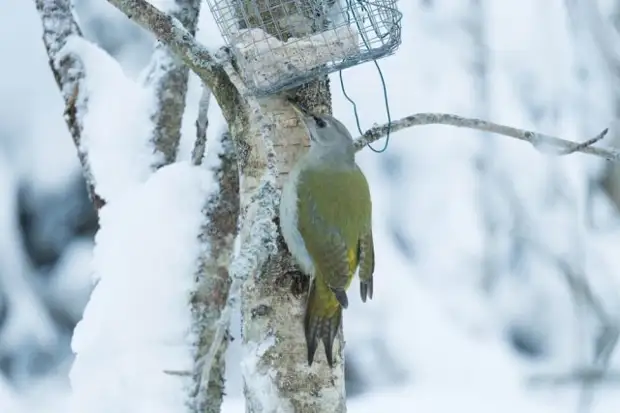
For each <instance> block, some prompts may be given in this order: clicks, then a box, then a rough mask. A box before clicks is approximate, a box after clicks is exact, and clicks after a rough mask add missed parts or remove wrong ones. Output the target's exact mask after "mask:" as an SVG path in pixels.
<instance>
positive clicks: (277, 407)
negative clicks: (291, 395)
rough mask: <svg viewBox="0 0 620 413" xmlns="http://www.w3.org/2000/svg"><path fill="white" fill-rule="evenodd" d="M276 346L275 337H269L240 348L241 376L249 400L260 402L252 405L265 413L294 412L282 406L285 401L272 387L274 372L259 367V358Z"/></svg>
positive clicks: (290, 408)
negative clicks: (241, 353)
mask: <svg viewBox="0 0 620 413" xmlns="http://www.w3.org/2000/svg"><path fill="white" fill-rule="evenodd" d="M275 344H276V338H275V336H273V335H272V336H270V337H268V338H267V339H265V340H263V341H262V342H260V343H246V344H244V345H243V346H242V348H243V350H242V351H243V356H242V358H241V374H242V376H243V381H244V383H245V386H246V389H247V392H248V394H247V397H248V398H249V399H250V400H260V402H254V403H252V405H254V406H261V407H262V408H263V411H266V412H276V411H278V412H288V411H291V412H292V411H294V409H293V407H292V406H288V407H286V406H284V405H283V404H286V403H287V400H286V399H282V398H281V397H280V395H279V393H278V389H277V388H276V387H275V386H274V385H273V383H274V382H275V380H274V377H275V375H276V372H275V371H274V370H267V371H265V370H264V369H262V368H260V367H259V362H260V359H261V357H263V356H264V355H265V353H266V352H267V350H269V348H271V347H272V346H274V345H275ZM288 403H289V404H290V402H288Z"/></svg>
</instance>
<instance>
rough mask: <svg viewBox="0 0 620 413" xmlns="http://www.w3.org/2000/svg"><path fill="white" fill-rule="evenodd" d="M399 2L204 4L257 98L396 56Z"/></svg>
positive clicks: (217, 0) (237, 0)
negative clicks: (312, 79) (326, 75)
mask: <svg viewBox="0 0 620 413" xmlns="http://www.w3.org/2000/svg"><path fill="white" fill-rule="evenodd" d="M396 1H397V0H374V1H372V2H371V1H367V0H207V3H208V5H209V8H210V9H211V13H213V17H214V18H215V21H216V23H217V25H218V27H219V29H220V32H221V33H222V36H223V37H224V40H225V42H226V43H227V45H228V46H229V47H230V48H231V50H232V52H233V55H234V57H235V59H236V61H237V66H238V68H239V72H240V74H241V76H242V78H243V80H244V82H245V84H246V85H247V87H248V88H249V89H250V90H251V91H252V92H254V93H255V94H256V95H259V96H261V95H263V96H264V95H268V94H272V93H275V92H278V91H282V90H285V89H290V88H292V87H295V86H299V85H300V84H302V83H305V82H307V81H308V80H310V79H311V78H313V77H316V76H319V75H322V74H327V73H332V72H335V71H338V70H342V69H345V68H347V67H351V66H355V65H358V64H360V63H363V62H366V61H369V60H373V59H379V58H381V57H385V56H387V55H389V54H392V53H394V51H396V49H397V48H398V46H399V45H400V38H401V36H400V32H401V26H400V22H401V18H402V14H401V13H400V12H399V11H398V9H397V8H396Z"/></svg>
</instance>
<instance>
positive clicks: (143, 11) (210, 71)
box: [108, 0, 221, 90]
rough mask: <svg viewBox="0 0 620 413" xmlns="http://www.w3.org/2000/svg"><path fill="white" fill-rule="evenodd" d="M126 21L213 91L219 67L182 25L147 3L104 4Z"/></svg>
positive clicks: (115, 1) (143, 0) (134, 0)
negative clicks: (149, 35)
mask: <svg viewBox="0 0 620 413" xmlns="http://www.w3.org/2000/svg"><path fill="white" fill-rule="evenodd" d="M108 2H109V3H110V4H112V5H114V6H115V7H116V8H118V9H119V10H120V11H122V12H123V13H124V14H125V15H126V16H127V17H129V18H130V19H131V20H133V21H134V22H136V23H138V24H139V25H140V26H141V27H142V28H144V29H146V30H148V31H150V32H151V33H153V34H154V35H155V37H156V38H157V39H158V40H159V41H161V42H162V43H163V44H165V45H166V46H167V47H168V48H169V49H170V50H171V51H172V52H173V53H174V54H175V55H176V56H177V57H179V58H180V59H181V60H183V62H184V63H185V64H186V65H187V66H188V67H189V68H190V69H191V70H193V71H194V72H195V73H196V74H197V75H198V76H199V77H200V78H201V79H202V80H203V81H204V82H205V83H207V85H209V87H210V88H211V90H215V89H216V88H217V84H218V82H219V80H218V77H219V76H220V73H219V72H221V71H220V65H219V64H218V63H217V62H216V61H215V59H214V57H213V54H212V53H211V51H209V50H208V49H207V48H206V47H204V46H203V45H201V44H200V43H198V42H197V41H196V39H195V38H194V36H193V35H192V33H190V31H189V30H187V29H185V28H184V27H183V24H182V23H181V22H180V21H179V20H178V19H176V18H174V17H172V16H170V15H169V14H166V13H163V12H161V11H160V10H158V9H157V8H156V7H155V6H153V5H151V4H150V3H149V2H148V1H147V0H108Z"/></svg>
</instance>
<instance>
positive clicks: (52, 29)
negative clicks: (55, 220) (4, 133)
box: [35, 0, 105, 210]
mask: <svg viewBox="0 0 620 413" xmlns="http://www.w3.org/2000/svg"><path fill="white" fill-rule="evenodd" d="M35 5H36V7H37V11H38V12H39V16H40V18H41V22H42V24H43V44H44V45H45V50H46V51H47V55H48V58H49V65H50V68H51V70H52V73H53V74H54V79H55V80H56V84H57V85H58V88H59V89H60V91H61V93H62V97H63V99H64V101H65V112H64V118H65V122H66V124H67V127H68V128H69V133H70V134H71V137H72V138H73V142H74V144H75V147H76V149H77V152H78V156H79V159H80V163H81V165H82V173H83V174H84V177H85V179H86V186H87V188H88V195H89V197H90V199H91V201H92V203H93V205H94V206H95V208H96V209H97V210H98V209H100V208H101V207H102V206H103V205H104V204H105V201H104V200H103V198H101V197H100V196H99V195H98V194H97V192H96V190H95V180H94V178H93V175H92V171H91V168H90V164H89V161H88V154H87V153H86V152H85V151H83V150H82V148H81V140H82V132H83V125H82V119H83V118H84V114H85V112H86V111H87V110H88V96H86V95H85V91H82V90H80V82H81V81H82V80H83V79H84V76H85V73H84V67H83V66H82V64H81V62H80V61H79V59H77V58H76V57H75V56H72V55H65V56H63V57H62V58H61V59H60V58H59V54H60V51H61V50H62V48H63V47H64V46H65V44H66V42H67V39H69V38H70V37H71V36H82V33H81V31H80V28H79V27H78V25H77V23H76V21H75V19H74V17H73V7H72V5H71V1H70V0H35ZM78 102H79V104H78ZM78 107H79V113H78Z"/></svg>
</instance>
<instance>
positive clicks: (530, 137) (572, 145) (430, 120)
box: [355, 113, 620, 162]
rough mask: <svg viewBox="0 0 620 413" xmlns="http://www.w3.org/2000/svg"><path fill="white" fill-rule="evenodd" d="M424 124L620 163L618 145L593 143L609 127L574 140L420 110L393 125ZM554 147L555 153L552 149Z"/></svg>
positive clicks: (370, 137)
mask: <svg viewBox="0 0 620 413" xmlns="http://www.w3.org/2000/svg"><path fill="white" fill-rule="evenodd" d="M422 125H448V126H456V127H458V128H468V129H475V130H479V131H483V132H491V133H495V134H498V135H504V136H509V137H511V138H515V139H519V140H522V141H526V142H529V143H531V144H532V145H533V146H534V147H535V148H536V149H538V150H541V151H542V152H545V153H553V154H555V155H566V154H569V153H574V152H582V153H587V154H590V155H595V156H598V157H601V158H603V159H606V160H608V161H613V162H619V161H620V151H618V150H617V149H614V148H597V147H593V146H591V145H592V144H594V143H596V142H599V141H600V140H602V139H603V138H604V137H605V135H607V132H608V131H609V130H608V129H604V130H603V131H602V132H600V133H599V134H598V135H596V136H595V137H594V138H592V139H589V140H587V141H585V142H573V141H569V140H565V139H560V138H556V137H554V136H550V135H545V134H542V133H537V132H532V131H527V130H524V129H517V128H513V127H510V126H505V125H500V124H497V123H493V122H487V121H484V120H481V119H476V118H465V117H462V116H458V115H451V114H448V113H416V114H414V115H410V116H407V117H405V118H402V119H400V120H397V121H394V122H392V124H391V128H390V131H391V133H393V132H398V131H400V130H403V129H406V128H410V127H413V126H422ZM387 132H388V125H387V124H385V125H381V126H375V127H373V128H371V129H369V130H368V131H366V132H365V133H364V134H363V135H362V136H360V137H359V138H357V139H356V141H355V146H356V148H357V150H358V151H359V150H361V149H362V148H363V147H364V146H365V145H366V144H368V143H372V142H375V141H376V140H379V139H381V138H383V137H385V136H386V135H387ZM552 150H553V152H552Z"/></svg>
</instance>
